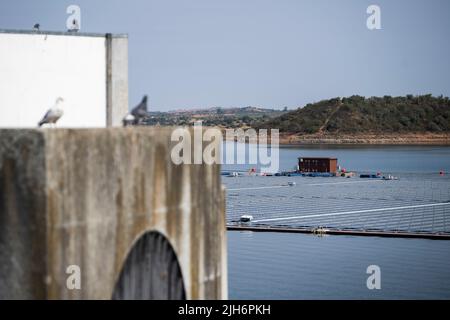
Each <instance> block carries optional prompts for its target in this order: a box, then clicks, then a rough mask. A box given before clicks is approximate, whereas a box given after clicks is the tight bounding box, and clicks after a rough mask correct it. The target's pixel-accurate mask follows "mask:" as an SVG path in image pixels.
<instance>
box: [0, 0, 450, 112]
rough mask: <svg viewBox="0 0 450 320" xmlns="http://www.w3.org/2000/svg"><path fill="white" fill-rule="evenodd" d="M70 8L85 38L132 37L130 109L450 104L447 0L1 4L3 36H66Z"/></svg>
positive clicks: (15, 0)
mask: <svg viewBox="0 0 450 320" xmlns="http://www.w3.org/2000/svg"><path fill="white" fill-rule="evenodd" d="M71 4H76V5H79V6H80V7H81V31H82V32H96V33H97V32H100V33H107V32H109V33H126V34H128V36H129V93H130V98H129V99H130V106H131V107H133V106H134V105H136V104H138V102H139V100H140V99H141V97H142V96H143V95H144V94H148V95H149V109H150V110H159V111H167V110H174V109H190V108H209V107H222V108H226V107H245V106H259V107H266V108H277V109H279V108H284V107H288V108H289V109H295V108H297V107H301V106H304V105H305V104H307V103H311V102H316V101H320V100H323V99H328V98H332V97H344V96H350V95H353V94H358V95H363V96H383V95H406V94H426V93H431V94H433V95H441V94H442V95H444V96H450V59H449V57H450V41H449V39H450V19H449V14H450V1H448V0H428V1H427V0H395V1H393V0H390V1H389V0H370V1H367V0H341V1H336V0H220V1H218V0H190V1H187V0H185V1H182V0H160V1H149V0H128V1H120V0H71V1H66V0H59V1H54V0H40V1H36V0H0V29H31V28H32V26H33V25H34V24H35V23H37V22H39V23H40V25H41V30H51V31H65V29H66V19H67V17H68V15H67V14H66V8H67V7H68V6H69V5H71ZM372 4H375V5H378V6H379V7H380V9H381V29H380V30H369V29H368V28H367V26H366V20H367V18H368V17H369V14H367V12H366V10H367V7H368V6H369V5H372Z"/></svg>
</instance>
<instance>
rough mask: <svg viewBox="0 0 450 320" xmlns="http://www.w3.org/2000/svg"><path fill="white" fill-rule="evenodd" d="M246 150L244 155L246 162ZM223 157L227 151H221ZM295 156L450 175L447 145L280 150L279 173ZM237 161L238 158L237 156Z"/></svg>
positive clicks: (352, 166)
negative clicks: (442, 172)
mask: <svg viewBox="0 0 450 320" xmlns="http://www.w3.org/2000/svg"><path fill="white" fill-rule="evenodd" d="M249 148H251V149H255V148H256V147H253V146H250V147H248V146H247V149H246V156H247V160H248V154H249V152H250V151H249ZM224 154H225V155H226V152H224ZM298 157H335V158H338V164H339V165H340V166H341V167H343V168H346V169H347V170H348V171H350V170H353V171H364V172H366V171H370V172H377V171H381V172H422V173H430V172H439V171H440V170H444V171H447V172H450V147H448V146H354V145H305V146H296V147H280V148H279V164H280V165H279V167H280V171H283V170H292V169H294V168H295V167H296V165H297V158H298ZM236 158H237V156H236ZM252 167H257V168H261V166H260V165H258V164H256V165H254V164H253V165H252V164H248V165H245V164H243V165H237V164H233V165H229V164H228V165H227V164H224V165H223V166H222V168H223V169H224V170H248V169H250V168H252Z"/></svg>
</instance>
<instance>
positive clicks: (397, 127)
mask: <svg viewBox="0 0 450 320" xmlns="http://www.w3.org/2000/svg"><path fill="white" fill-rule="evenodd" d="M255 127H256V128H267V129H271V128H272V129H274V128H278V129H280V132H281V133H285V134H297V135H303V134H304V135H364V134H386V135H392V134H397V133H398V134H410V133H415V134H417V133H436V134H448V133H450V100H449V98H448V97H442V96H440V97H433V96H431V95H423V96H412V95H408V96H406V97H390V96H384V97H381V98H379V97H371V98H365V97H361V96H351V97H348V98H342V99H341V98H334V99H330V100H323V101H320V102H317V103H313V104H308V105H306V106H305V107H303V108H299V109H297V110H294V111H291V112H287V113H285V114H282V115H280V116H278V117H274V118H271V119H266V120H263V121H259V122H258V123H256V124H255Z"/></svg>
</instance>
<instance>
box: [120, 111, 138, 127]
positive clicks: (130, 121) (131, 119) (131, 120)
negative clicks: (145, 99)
mask: <svg viewBox="0 0 450 320" xmlns="http://www.w3.org/2000/svg"><path fill="white" fill-rule="evenodd" d="M135 120H136V118H135V117H134V116H133V115H132V114H131V113H127V115H126V116H125V117H124V118H123V119H122V123H123V126H124V127H128V126H132V125H133V124H134V121H135Z"/></svg>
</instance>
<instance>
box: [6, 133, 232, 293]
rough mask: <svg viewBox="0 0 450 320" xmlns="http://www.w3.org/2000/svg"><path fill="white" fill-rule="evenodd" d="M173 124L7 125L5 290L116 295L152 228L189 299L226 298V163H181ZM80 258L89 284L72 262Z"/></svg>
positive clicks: (75, 262) (12, 291) (82, 269)
mask: <svg viewBox="0 0 450 320" xmlns="http://www.w3.org/2000/svg"><path fill="white" fill-rule="evenodd" d="M170 134H171V129H167V128H166V129H155V128H129V129H127V128H120V129H119V128H116V129H112V128H110V129H85V130H71V129H54V130H52V129H50V130H0V298H3V299H4V298H14V299H15V298H20V299H21V298H27V299H28V298H38V299H110V298H111V296H112V294H113V290H114V286H115V283H116V281H117V278H118V276H119V274H120V272H121V270H122V267H123V264H124V261H125V259H126V257H127V254H128V252H129V251H130V250H131V248H132V246H133V244H134V243H135V242H136V241H137V240H138V239H139V238H140V236H142V235H143V234H145V233H146V232H147V231H150V230H154V231H158V232H160V233H161V234H163V235H164V236H165V237H167V239H168V240H169V242H170V244H171V245H172V247H173V249H174V251H175V253H176V255H177V258H178V261H179V264H180V266H181V272H182V276H183V281H184V287H185V290H186V297H187V298H188V299H204V298H208V299H224V298H227V271H226V263H227V261H226V228H225V204H224V191H223V189H222V186H221V182H220V168H219V166H218V165H212V166H211V165H174V164H173V163H172V161H171V159H170V148H171V142H170ZM69 265H78V266H80V268H81V290H69V289H67V287H66V280H67V277H68V274H66V268H67V267H68V266H69Z"/></svg>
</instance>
